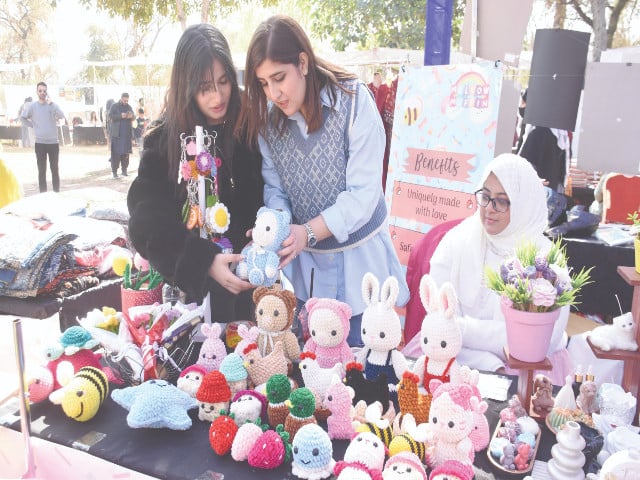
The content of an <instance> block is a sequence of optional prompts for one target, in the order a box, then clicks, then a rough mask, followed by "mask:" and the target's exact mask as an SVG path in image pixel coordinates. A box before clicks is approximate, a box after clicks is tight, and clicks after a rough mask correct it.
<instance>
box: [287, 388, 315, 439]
mask: <svg viewBox="0 0 640 480" xmlns="http://www.w3.org/2000/svg"><path fill="white" fill-rule="evenodd" d="M285 404H286V405H287V407H288V408H289V415H287V418H285V420H284V429H285V431H286V432H288V433H289V440H290V441H293V439H294V438H295V437H296V433H298V430H300V428H301V427H302V426H303V425H307V424H310V423H314V424H317V423H318V421H317V420H316V417H314V416H313V412H314V411H315V409H316V398H315V395H314V394H313V392H312V391H311V390H309V389H308V388H306V387H300V388H296V389H295V390H294V391H293V392H291V395H289V399H288V400H286V401H285Z"/></svg>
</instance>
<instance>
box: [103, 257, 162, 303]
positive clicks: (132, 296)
mask: <svg viewBox="0 0 640 480" xmlns="http://www.w3.org/2000/svg"><path fill="white" fill-rule="evenodd" d="M111 266H112V268H113V271H114V273H115V274H116V275H119V276H121V277H122V288H121V295H122V297H121V299H122V313H124V314H125V315H127V314H128V312H129V308H130V307H133V306H137V305H152V304H153V303H156V302H158V303H159V302H162V281H163V278H162V275H160V273H158V271H157V270H156V269H155V268H153V266H152V265H151V264H150V263H149V262H148V261H147V260H145V259H144V258H142V257H141V256H140V255H139V254H137V253H136V255H135V256H134V258H133V261H132V260H131V257H128V256H116V257H115V258H114V259H113V262H112V265H111Z"/></svg>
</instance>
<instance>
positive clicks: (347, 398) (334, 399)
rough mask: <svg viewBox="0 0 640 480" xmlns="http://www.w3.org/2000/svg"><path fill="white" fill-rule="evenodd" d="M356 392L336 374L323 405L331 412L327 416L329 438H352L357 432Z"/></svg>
mask: <svg viewBox="0 0 640 480" xmlns="http://www.w3.org/2000/svg"><path fill="white" fill-rule="evenodd" d="M354 396H355V392H354V391H353V388H351V387H348V386H347V385H345V384H344V383H343V382H342V381H340V378H339V377H338V376H334V377H333V380H332V382H331V385H329V388H328V389H327V392H326V393H325V396H324V399H323V401H322V405H323V407H324V408H326V409H328V410H329V411H330V412H331V414H330V415H329V417H328V418H327V430H328V432H329V438H331V439H334V440H351V439H352V438H353V435H354V434H355V427H354V425H353V418H354V415H355V409H354V408H353V403H352V401H353V398H354Z"/></svg>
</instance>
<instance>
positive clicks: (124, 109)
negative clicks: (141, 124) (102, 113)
mask: <svg viewBox="0 0 640 480" xmlns="http://www.w3.org/2000/svg"><path fill="white" fill-rule="evenodd" d="M133 117H134V115H133V109H132V108H131V105H129V94H128V93H127V92H124V93H123V94H122V95H121V97H120V101H119V102H117V103H114V104H113V105H112V106H111V109H110V110H109V119H110V120H111V172H112V173H113V178H118V167H120V168H121V173H122V176H124V177H126V176H128V173H127V168H129V155H130V154H131V137H132V136H133V129H132V123H133Z"/></svg>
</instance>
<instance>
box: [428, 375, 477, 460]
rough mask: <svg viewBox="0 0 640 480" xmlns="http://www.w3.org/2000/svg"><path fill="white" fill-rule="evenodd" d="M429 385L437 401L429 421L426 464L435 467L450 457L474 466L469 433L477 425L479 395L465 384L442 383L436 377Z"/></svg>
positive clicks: (434, 399) (434, 400) (432, 407)
mask: <svg viewBox="0 0 640 480" xmlns="http://www.w3.org/2000/svg"><path fill="white" fill-rule="evenodd" d="M429 387H430V388H429V389H430V390H431V391H432V392H433V400H432V402H431V410H430V412H429V417H430V418H429V423H428V424H427V426H428V433H429V438H428V443H429V449H428V451H427V455H426V463H427V464H428V465H429V466H430V467H432V468H433V467H437V466H439V465H441V464H442V463H443V462H445V461H447V460H458V461H459V462H462V463H466V464H468V465H471V464H472V463H473V459H474V457H475V454H474V449H473V443H472V442H471V439H470V438H469V435H470V433H471V431H472V430H473V428H474V418H473V412H474V410H475V409H477V408H478V404H479V403H480V402H479V399H478V397H476V396H475V395H474V392H473V389H472V388H471V387H470V386H469V385H467V384H464V383H462V384H452V383H442V382H440V381H439V380H435V379H434V380H432V381H431V383H430V385H429ZM440 389H442V390H441V391H440Z"/></svg>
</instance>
